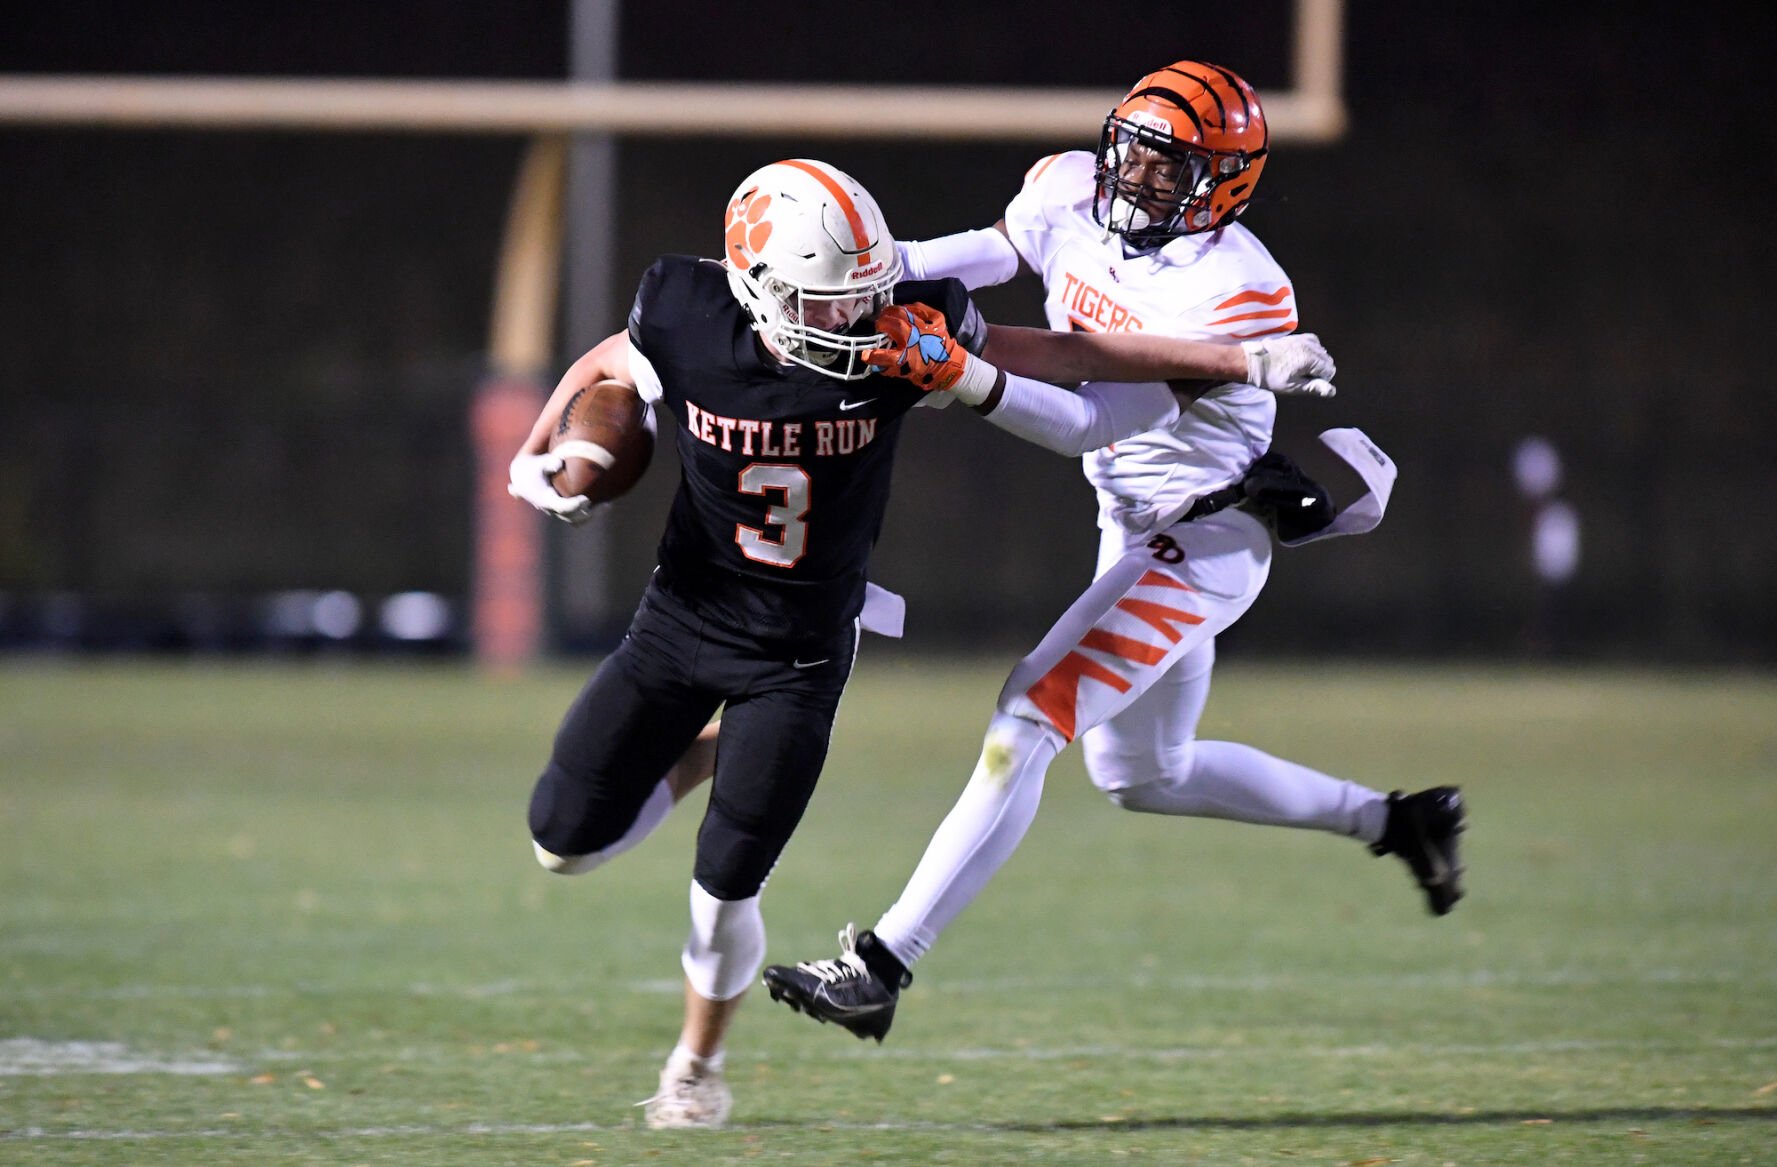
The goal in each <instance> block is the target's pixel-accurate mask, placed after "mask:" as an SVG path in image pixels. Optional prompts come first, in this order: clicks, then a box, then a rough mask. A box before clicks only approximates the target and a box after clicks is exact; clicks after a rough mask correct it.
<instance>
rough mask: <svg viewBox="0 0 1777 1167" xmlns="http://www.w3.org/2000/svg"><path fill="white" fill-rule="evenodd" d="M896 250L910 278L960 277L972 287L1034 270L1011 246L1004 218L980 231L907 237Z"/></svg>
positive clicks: (959, 278) (999, 282)
mask: <svg viewBox="0 0 1777 1167" xmlns="http://www.w3.org/2000/svg"><path fill="white" fill-rule="evenodd" d="M895 250H896V251H898V252H899V253H900V256H901V267H902V269H903V270H904V271H905V272H906V278H907V279H910V280H942V279H958V280H961V281H962V282H963V286H964V287H966V288H968V289H969V290H970V291H973V290H974V289H976V288H985V287H989V286H991V285H994V284H1003V283H1005V282H1006V281H1008V280H1010V279H1011V278H1012V277H1014V276H1017V275H1026V274H1029V273H1030V270H1031V269H1030V265H1029V264H1027V263H1025V262H1024V259H1023V257H1022V256H1020V255H1019V254H1018V249H1017V248H1015V247H1013V246H1012V239H1011V237H1010V236H1009V235H1008V234H1007V232H1006V221H1005V220H1004V219H1001V220H1000V221H999V222H997V223H995V224H994V225H993V226H991V227H984V228H982V229H981V230H979V231H959V232H957V233H956V234H955V235H940V236H938V237H937V238H936V239H923V240H917V239H916V240H906V241H904V242H901V243H897V244H896V245H895Z"/></svg>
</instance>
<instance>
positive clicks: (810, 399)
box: [629, 256, 986, 640]
mask: <svg viewBox="0 0 1777 1167" xmlns="http://www.w3.org/2000/svg"><path fill="white" fill-rule="evenodd" d="M895 299H896V301H897V302H909V301H913V300H918V301H920V302H922V303H925V304H929V305H931V306H932V307H934V308H937V309H938V310H939V311H940V312H942V313H943V314H944V316H945V318H946V320H947V321H949V322H950V325H951V329H952V335H954V336H956V337H957V339H958V340H960V341H962V343H963V344H964V345H965V347H967V348H969V349H970V350H971V351H973V352H979V351H980V350H981V347H982V345H983V344H984V343H985V341H986V325H985V323H984V322H983V321H982V320H981V316H980V313H979V312H977V311H976V310H975V307H974V305H973V304H972V303H971V302H970V301H969V298H968V293H967V292H966V291H964V289H963V286H962V284H960V283H959V282H957V281H956V280H936V281H929V282H920V283H903V284H901V285H899V286H898V287H897V288H896V289H895ZM629 342H630V350H631V354H630V365H631V372H632V373H633V374H634V376H635V379H636V386H637V388H638V389H639V390H640V392H641V394H642V397H643V398H644V399H645V400H648V401H650V402H659V403H663V404H664V405H665V406H666V408H667V409H669V410H670V411H671V412H672V414H673V416H674V417H675V418H676V419H677V421H678V423H679V424H678V426H677V427H676V429H675V432H674V442H675V444H676V445H675V448H676V449H677V450H678V454H679V462H680V467H681V471H680V478H679V489H678V493H677V494H676V495H675V496H674V498H673V505H672V511H671V513H670V515H669V516H668V518H667V525H666V532H665V534H664V535H662V537H661V540H660V550H659V555H660V570H659V573H658V575H657V579H658V581H659V583H660V584H661V586H663V587H665V588H666V589H667V590H669V591H670V592H672V593H673V594H674V595H675V596H677V597H678V598H679V599H680V600H682V601H683V602H685V603H686V604H688V605H689V606H690V607H691V608H692V609H693V610H694V611H696V612H697V613H698V614H699V615H701V616H703V617H704V618H705V619H709V620H713V621H716V622H718V623H720V624H723V625H726V626H727V627H729V628H732V629H735V630H737V631H740V632H744V633H746V634H748V635H751V636H755V637H760V638H764V639H776V640H797V639H804V638H813V637H824V636H829V635H831V634H832V631H833V629H834V628H835V627H837V626H839V625H841V624H843V623H844V622H846V621H848V620H850V619H852V618H853V617H854V616H856V615H857V614H858V612H859V609H860V608H861V606H862V604H863V597H864V573H865V569H866V567H867V566H868V564H869V559H870V551H871V548H872V547H873V546H874V545H875V543H876V538H877V535H878V533H879V532H880V531H881V529H882V518H883V512H884V510H885V509H886V507H887V505H888V497H889V478H890V472H891V470H892V468H893V463H894V456H895V445H896V442H897V441H898V440H899V438H900V433H901V421H902V418H903V417H904V415H905V414H906V412H907V411H908V410H909V409H912V408H913V407H914V406H916V405H919V404H921V403H922V402H923V401H925V400H926V398H927V394H925V393H924V392H923V391H921V390H920V389H919V388H918V387H916V386H915V385H913V384H912V383H911V382H908V381H905V380H899V379H896V378H892V377H884V376H880V375H878V376H872V377H867V378H865V379H863V380H860V381H841V380H838V379H836V378H833V377H828V376H825V375H823V374H821V373H818V372H816V371H814V370H812V369H807V368H803V367H801V366H799V365H784V364H779V363H777V362H776V361H774V360H772V359H771V358H770V357H768V356H767V355H766V354H765V353H764V351H763V350H762V349H761V348H760V345H759V342H758V340H757V338H756V334H755V333H754V331H753V329H752V327H751V326H750V325H749V324H748V322H747V319H746V316H745V314H744V313H743V312H742V310H741V308H740V305H739V304H738V303H737V302H736V301H735V299H734V296H733V294H732V293H731V292H730V291H729V287H728V278H727V274H726V272H725V270H724V269H723V267H722V266H721V265H720V264H718V263H715V262H713V261H711V260H704V259H696V258H692V257H689V256H667V257H664V258H662V259H660V260H658V261H657V262H656V263H655V264H654V265H653V266H652V267H650V268H649V269H648V271H647V272H646V273H645V274H644V275H643V276H642V282H641V286H640V288H639V289H638V290H637V292H636V299H635V306H634V307H633V308H632V309H631V310H630V314H629Z"/></svg>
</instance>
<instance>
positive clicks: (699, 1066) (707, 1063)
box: [666, 1041, 728, 1074]
mask: <svg viewBox="0 0 1777 1167" xmlns="http://www.w3.org/2000/svg"><path fill="white" fill-rule="evenodd" d="M727 1057H728V1051H727V1050H726V1049H718V1050H717V1051H716V1052H715V1053H713V1054H710V1055H709V1056H708V1057H705V1056H704V1055H703V1054H700V1053H697V1052H696V1051H694V1050H693V1049H692V1048H691V1047H690V1046H688V1045H686V1044H685V1043H684V1042H682V1041H681V1042H680V1043H679V1044H678V1045H675V1046H674V1047H673V1052H672V1053H670V1054H668V1055H667V1058H666V1060H667V1064H668V1065H672V1064H674V1063H677V1064H680V1065H688V1066H690V1067H691V1068H692V1069H694V1070H714V1071H715V1072H716V1073H718V1074H720V1073H721V1072H722V1063H723V1062H724V1061H725V1060H726V1059H727Z"/></svg>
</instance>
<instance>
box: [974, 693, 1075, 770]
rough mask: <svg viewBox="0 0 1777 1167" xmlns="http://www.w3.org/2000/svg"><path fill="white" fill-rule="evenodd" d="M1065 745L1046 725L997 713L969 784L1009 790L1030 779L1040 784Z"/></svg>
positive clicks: (984, 738) (988, 727)
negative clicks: (1051, 762)
mask: <svg viewBox="0 0 1777 1167" xmlns="http://www.w3.org/2000/svg"><path fill="white" fill-rule="evenodd" d="M1066 744H1067V743H1066V742H1065V741H1063V740H1062V737H1061V735H1060V734H1059V733H1057V732H1056V731H1055V728H1054V727H1053V726H1051V725H1049V724H1048V723H1046V722H1037V721H1032V720H1030V719H1029V718H1027V717H1020V716H1018V715H1016V714H1012V713H1006V712H1003V711H1002V712H996V713H995V714H994V715H993V720H992V721H990V722H988V723H987V734H986V736H985V737H983V738H982V739H981V758H980V760H979V761H977V762H976V763H975V773H974V774H973V775H971V776H970V778H969V782H970V784H971V785H973V784H976V783H983V784H986V785H989V786H996V787H1012V786H1015V785H1017V784H1018V783H1020V782H1023V781H1026V780H1028V779H1029V777H1030V776H1032V775H1034V776H1035V777H1036V779H1037V780H1039V781H1040V780H1041V778H1042V775H1043V774H1044V773H1045V772H1047V770H1048V768H1049V763H1050V761H1051V760H1053V759H1054V757H1055V755H1056V754H1059V753H1060V752H1061V749H1062V747H1063V746H1065V745H1066ZM1033 762H1034V763H1035V765H1032V763H1033Z"/></svg>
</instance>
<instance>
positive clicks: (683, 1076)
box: [636, 1057, 734, 1131]
mask: <svg viewBox="0 0 1777 1167" xmlns="http://www.w3.org/2000/svg"><path fill="white" fill-rule="evenodd" d="M636 1105H637V1106H640V1107H643V1112H642V1113H643V1114H644V1115H645V1116H646V1118H647V1120H648V1128H649V1129H650V1130H657V1131H671V1130H715V1129H716V1128H718V1127H721V1126H723V1125H724V1124H726V1123H727V1122H728V1112H729V1110H731V1109H733V1107H734V1095H733V1094H731V1093H730V1092H729V1090H728V1083H727V1082H726V1081H724V1080H723V1078H722V1071H721V1070H720V1069H718V1068H716V1067H714V1066H711V1065H709V1064H708V1063H706V1062H705V1061H704V1060H703V1059H702V1058H694V1057H676V1058H669V1059H668V1060H667V1063H666V1067H665V1068H664V1069H662V1070H661V1071H660V1089H659V1090H657V1091H655V1092H654V1097H652V1098H649V1099H645V1100H644V1101H642V1102H638V1103H637V1104H636Z"/></svg>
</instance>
